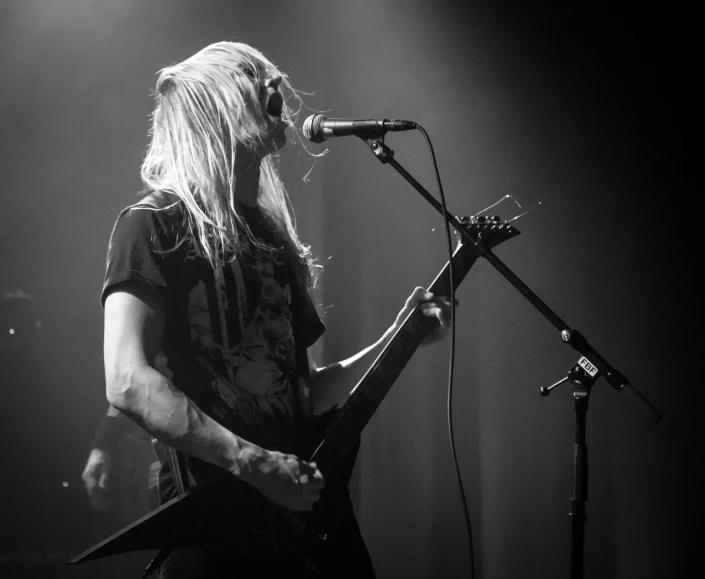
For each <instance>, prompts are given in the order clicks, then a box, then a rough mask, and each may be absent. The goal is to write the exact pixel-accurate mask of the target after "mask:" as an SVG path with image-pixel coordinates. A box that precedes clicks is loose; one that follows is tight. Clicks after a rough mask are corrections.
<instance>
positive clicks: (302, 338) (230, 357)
mask: <svg viewBox="0 0 705 579" xmlns="http://www.w3.org/2000/svg"><path fill="white" fill-rule="evenodd" d="M242 210H243V213H244V216H245V219H246V220H247V222H248V225H249V226H250V229H251V230H252V232H253V235H254V236H255V237H256V238H258V239H259V240H261V241H262V242H264V243H266V244H267V245H270V246H272V247H281V249H275V250H265V249H262V248H261V247H259V246H257V245H256V244H252V243H250V244H249V250H248V251H244V252H242V255H241V256H240V257H238V258H237V259H226V260H223V261H222V262H220V263H219V264H218V265H217V267H215V268H213V267H212V266H211V265H210V264H209V263H208V261H207V260H206V259H205V258H204V257H203V254H202V252H201V249H200V244H199V243H198V241H197V240H195V239H194V237H193V236H192V235H191V233H190V231H189V230H188V228H187V227H186V225H185V215H184V211H185V209H184V206H183V203H182V202H181V201H180V199H179V198H178V197H176V196H175V195H173V194H170V193H165V192H156V193H152V194H150V195H148V196H147V197H146V198H144V199H143V200H142V201H141V202H139V203H137V204H135V205H132V206H130V207H128V208H126V209H125V210H123V211H122V212H121V213H120V216H119V217H118V219H117V222H116V224H115V227H114V229H113V233H112V236H111V239H110V245H109V248H108V260H107V271H106V276H105V284H104V286H103V292H102V296H101V301H102V303H105V299H106V297H107V296H108V294H109V293H111V292H112V291H115V290H119V289H120V286H121V284H125V283H147V284H149V285H150V286H151V287H152V288H154V289H155V290H156V292H157V293H158V295H159V297H160V298H161V300H162V302H163V304H164V307H165V312H166V320H165V328H164V337H163V340H162V347H161V351H160V353H159V355H158V357H157V361H156V364H155V366H156V369H157V370H158V371H159V372H161V373H162V374H163V375H164V376H166V377H167V378H168V379H169V380H171V382H172V383H173V384H174V385H175V386H176V387H177V388H178V389H180V390H181V391H182V392H184V393H185V394H186V395H187V396H188V397H189V398H190V399H191V400H193V402H194V403H195V404H196V405H197V406H198V407H199V408H200V409H201V410H203V411H204V412H205V413H206V414H208V415H209V416H210V417H211V418H213V419H214V420H216V421H217V422H219V423H220V424H222V425H223V426H225V427H226V428H228V429H229V430H231V431H232V432H234V433H235V434H237V435H238V436H240V437H242V438H244V439H246V440H249V441H251V442H253V443H255V444H257V445H259V446H262V447H264V448H267V449H269V450H280V451H283V452H291V451H292V446H291V445H292V442H293V440H294V436H295V434H296V430H297V423H298V419H299V410H300V409H299V406H298V402H297V400H298V393H299V392H300V391H301V390H302V389H303V388H304V386H305V385H304V384H302V381H305V380H306V379H307V378H308V360H307V357H306V348H307V347H308V346H310V345H311V344H313V343H314V342H315V341H316V340H317V339H318V338H319V337H320V335H321V334H322V333H323V331H324V329H325V328H324V326H323V323H322V322H321V320H320V318H319V317H318V314H317V312H316V308H315V306H314V305H313V302H312V300H311V298H310V295H309V292H308V291H306V290H303V289H301V288H300V286H299V284H297V283H296V276H295V275H294V270H293V267H292V263H291V261H292V260H291V259H290V258H289V257H288V255H289V252H287V251H286V250H285V244H281V243H278V238H277V236H276V235H275V234H274V233H273V228H272V227H271V226H270V225H269V223H268V221H267V219H266V218H265V216H264V215H263V213H262V212H261V211H260V210H259V209H257V208H249V207H242ZM188 466H189V471H190V472H191V474H192V476H193V478H194V479H195V480H196V482H202V480H207V479H209V478H211V476H213V475H214V474H216V473H215V472H214V470H213V469H215V468H216V467H213V466H212V465H206V464H205V463H203V462H201V461H197V460H195V459H191V458H189V459H188ZM163 498H165V497H163Z"/></svg>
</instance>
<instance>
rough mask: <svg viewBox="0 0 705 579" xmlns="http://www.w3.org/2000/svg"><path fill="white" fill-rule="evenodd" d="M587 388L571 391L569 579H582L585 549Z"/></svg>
mask: <svg viewBox="0 0 705 579" xmlns="http://www.w3.org/2000/svg"><path fill="white" fill-rule="evenodd" d="M588 394H589V389H588V390H582V391H581V390H575V391H574V392H573V395H574V396H575V451H574V455H573V496H572V497H571V507H572V508H571V512H570V519H571V557H570V577H571V579H583V576H584V551H585V521H586V520H587V515H586V514H585V503H586V502H587V498H588V492H587V491H588V488H587V481H588V451H587V444H585V424H586V422H585V418H586V413H587V406H588Z"/></svg>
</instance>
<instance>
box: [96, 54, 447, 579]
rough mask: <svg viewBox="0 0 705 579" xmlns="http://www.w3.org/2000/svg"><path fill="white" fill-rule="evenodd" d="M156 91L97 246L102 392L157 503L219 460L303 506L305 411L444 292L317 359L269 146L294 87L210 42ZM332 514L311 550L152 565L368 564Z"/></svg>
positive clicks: (294, 103)
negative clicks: (139, 150)
mask: <svg viewBox="0 0 705 579" xmlns="http://www.w3.org/2000/svg"><path fill="white" fill-rule="evenodd" d="M155 100H156V107H155V111H154V114H153V122H152V129H151V143H150V145H149V148H148V151H147V153H146V157H145V160H144V162H143V166H142V173H141V174H142V179H143V182H144V184H145V186H146V189H147V192H148V194H147V195H146V197H144V198H143V199H142V200H141V201H139V202H138V203H136V204H135V205H132V206H131V207H128V208H127V209H125V210H124V211H123V212H122V213H121V214H120V216H119V217H118V220H117V222H116V224H115V227H114V230H113V233H112V236H111V240H110V245H109V249H108V262H107V273H106V278H105V285H104V288H103V293H102V301H103V304H104V308H105V344H104V352H105V372H106V379H107V398H108V401H109V402H110V404H111V405H112V406H114V407H115V408H117V409H119V410H120V411H122V412H123V413H125V414H126V415H127V416H129V417H130V418H132V419H133V420H135V421H136V422H137V423H138V424H140V426H142V427H143V428H144V429H145V430H146V431H147V432H149V433H150V434H152V435H153V436H154V437H155V438H156V439H157V440H158V441H160V443H159V448H158V451H159V454H160V458H162V473H161V478H160V495H161V499H162V501H167V500H169V499H170V498H172V497H174V496H176V495H177V494H179V493H181V492H183V490H184V488H188V487H190V486H191V485H193V484H194V483H202V482H204V481H208V480H211V479H212V478H214V477H222V476H230V477H237V479H239V480H240V481H244V483H246V484H245V485H244V486H245V487H247V488H248V489H250V488H254V489H256V490H257V491H259V493H261V494H262V495H264V496H265V497H267V498H268V499H269V500H270V501H271V502H273V503H275V504H276V505H280V506H282V507H285V508H287V509H291V510H293V511H308V510H311V509H312V507H313V504H314V503H315V502H316V501H317V500H318V499H319V496H320V493H321V491H322V490H323V488H324V486H325V484H326V481H325V480H324V477H323V474H322V473H321V471H320V470H319V469H318V467H317V465H316V464H313V463H307V462H306V461H305V460H303V459H302V458H301V457H299V456H296V455H295V454H294V453H293V450H292V449H291V441H292V440H293V439H294V438H295V436H296V434H297V432H298V430H299V427H300V425H301V424H302V423H303V422H305V421H306V420H307V419H308V418H310V417H311V416H312V415H313V414H321V413H324V412H325V411H326V410H328V409H330V408H331V407H332V406H334V405H341V404H342V403H343V402H344V401H345V399H346V398H347V396H348V394H349V393H350V391H351V389H352V388H353V387H354V386H355V384H356V383H357V382H358V381H359V379H360V378H361V377H362V376H363V374H364V372H365V371H366V369H367V368H368V367H369V365H370V364H371V362H372V361H373V360H374V359H375V357H376V356H377V355H378V354H379V353H380V351H381V350H382V348H383V347H384V346H385V344H386V343H387V342H388V341H389V340H390V338H391V336H392V334H393V332H394V331H395V329H396V328H397V327H398V325H399V324H400V323H401V321H402V319H403V318H404V317H405V315H406V314H407V313H408V312H409V311H410V309H412V308H415V307H416V306H417V305H418V304H422V308H423V310H424V313H425V314H426V315H427V316H429V317H431V318H433V319H435V320H437V324H435V329H434V330H433V332H431V333H430V334H429V336H428V337H427V341H428V342H433V341H437V340H440V339H443V337H444V336H445V333H446V331H447V328H448V326H449V323H450V316H449V311H450V310H449V306H448V304H447V303H446V302H445V301H444V300H443V299H440V298H435V297H434V296H433V295H431V294H429V293H428V292H426V291H425V290H423V288H416V290H414V292H413V293H412V294H411V296H410V297H409V299H408V300H407V302H406V304H405V305H404V307H403V308H402V310H401V311H400V313H399V315H398V317H397V318H396V320H395V322H394V323H393V324H392V325H391V326H390V328H389V330H388V331H386V332H385V333H384V335H383V336H381V337H380V339H379V340H378V341H377V342H375V343H374V344H372V345H371V346H369V347H368V348H366V349H364V350H362V351H361V352H359V353H358V354H356V355H354V356H352V357H351V358H349V359H347V360H344V361H342V362H338V363H335V364H331V365H329V366H325V367H320V368H319V367H316V366H314V365H313V364H312V363H310V362H309V359H308V356H307V351H306V350H307V348H308V347H310V346H311V345H312V344H313V343H314V342H315V341H316V340H318V338H320V336H321V334H322V333H323V331H324V329H325V328H324V325H323V323H322V322H321V319H320V318H319V316H318V314H317V311H316V307H315V305H314V302H313V300H312V297H311V290H312V287H313V283H314V277H315V276H314V273H315V264H314V260H313V258H312V256H311V253H310V249H309V247H308V246H307V245H305V244H304V243H303V242H302V241H301V240H300V239H299V237H298V235H297V232H296V229H295V227H294V222H293V218H292V213H291V210H290V208H289V201H288V197H287V194H286V191H285V189H284V185H283V183H282V181H281V180H280V178H279V175H278V173H277V170H276V168H275V165H274V163H273V160H272V157H273V155H274V154H275V153H276V152H277V151H278V150H279V149H280V148H281V147H283V146H284V144H285V143H286V139H287V137H286V132H287V131H294V128H293V125H294V121H295V113H294V109H298V108H299V107H300V105H301V101H300V99H299V96H298V94H297V93H296V92H295V91H294V90H293V89H292V88H291V85H290V84H289V81H288V80H287V78H286V76H285V75H284V74H283V73H281V72H280V71H279V70H278V69H277V68H276V67H275V66H274V64H272V62H270V61H269V60H268V59H267V58H265V56H264V55H263V54H262V53H260V52H259V51H257V50H255V49H254V48H252V47H250V46H247V45H245V44H240V43H232V42H220V43H217V44H213V45H211V46H208V47H206V48H204V49H203V50H201V51H200V52H198V53H197V54H195V55H194V56H192V57H191V58H188V59H187V60H185V61H184V62H181V63H179V64H176V65H173V66H169V67H167V68H165V69H163V70H162V71H161V72H160V73H159V75H158V79H157V84H156V90H155ZM248 485H249V486H248ZM243 508H244V506H243ZM187 524H188V522H184V525H187ZM336 525H337V527H336V533H335V536H334V537H331V538H329V539H328V540H327V542H326V552H325V553H324V554H323V555H322V557H321V558H320V559H318V560H316V561H315V562H314V563H311V561H308V560H299V559H298V558H291V559H290V560H284V561H281V560H272V561H271V562H269V561H268V562H267V563H266V564H263V563H262V562H261V561H251V560H249V559H248V557H247V545H246V544H239V545H236V544H233V542H230V543H228V546H227V547H225V546H223V545H220V546H218V547H217V548H213V549H176V550H174V551H173V552H172V553H171V554H170V555H169V557H168V558H167V559H166V560H165V561H164V563H163V564H162V565H161V570H160V577H162V578H169V579H173V578H191V577H199V578H201V577H223V576H226V573H227V574H228V575H227V576H230V575H233V576H235V575H237V576H242V577H246V576H250V575H248V573H251V574H252V575H251V576H253V577H254V576H256V577H269V576H270V575H271V576H287V577H297V576H309V575H307V573H309V572H311V569H312V567H315V568H316V573H318V575H316V576H322V577H336V576H339V575H346V576H350V575H352V576H356V577H373V576H374V571H373V569H372V565H371V562H370V557H369V555H368V553H367V550H366V548H365V545H364V542H363V540H362V538H361V536H360V532H359V529H358V527H357V523H356V522H355V519H354V516H353V515H352V509H351V507H350V504H349V499H348V501H347V502H346V503H345V505H344V507H343V508H342V509H341V511H340V514H339V516H338V519H337V523H336Z"/></svg>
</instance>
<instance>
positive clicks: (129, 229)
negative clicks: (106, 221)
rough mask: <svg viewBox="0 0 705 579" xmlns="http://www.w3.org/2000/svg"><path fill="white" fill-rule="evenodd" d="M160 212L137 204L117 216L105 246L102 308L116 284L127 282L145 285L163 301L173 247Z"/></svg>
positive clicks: (167, 283)
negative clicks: (106, 253)
mask: <svg viewBox="0 0 705 579" xmlns="http://www.w3.org/2000/svg"><path fill="white" fill-rule="evenodd" d="M160 213H161V211H160V210H159V209H155V208H153V207H149V206H139V205H136V206H133V207H128V208H127V209H125V210H124V211H122V213H120V216H119V217H118V219H117V221H116V222H115V226H114V228H113V232H112V235H111V236H110V244H109V245H108V259H107V266H106V272H105V282H104V283H103V291H102V292H101V296H100V301H101V304H102V305H103V306H105V300H106V298H107V297H108V295H109V294H110V293H111V292H112V291H114V290H115V289H116V288H117V286H118V285H121V284H124V283H128V282H136V283H147V284H149V285H150V286H151V287H153V288H154V289H155V290H156V291H157V293H158V294H159V296H160V297H161V299H162V300H163V301H166V299H165V296H166V290H167V287H168V285H169V267H168V265H169V259H168V257H169V251H168V250H169V249H170V248H173V243H172V244H171V245H170V240H169V239H168V237H169V236H168V234H167V231H168V230H167V228H165V227H164V225H163V223H162V219H161V216H160Z"/></svg>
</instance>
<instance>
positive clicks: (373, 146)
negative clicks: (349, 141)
mask: <svg viewBox="0 0 705 579" xmlns="http://www.w3.org/2000/svg"><path fill="white" fill-rule="evenodd" d="M360 138H361V139H362V140H363V141H365V143H367V146H368V147H369V148H370V150H371V151H372V154H373V155H374V156H375V157H377V158H378V159H379V161H380V163H382V164H383V165H384V164H386V163H389V161H391V160H392V159H393V158H394V151H392V149H390V148H389V147H388V146H387V145H385V144H384V134H382V135H381V136H377V137H360Z"/></svg>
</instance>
